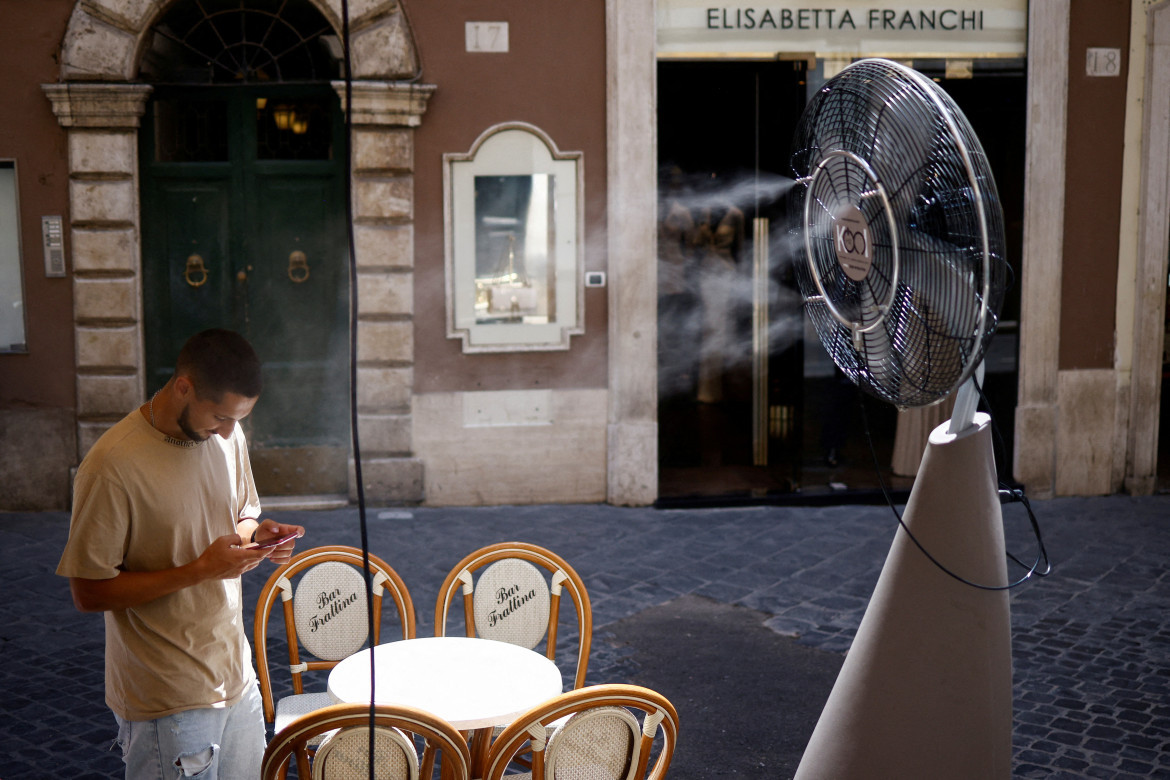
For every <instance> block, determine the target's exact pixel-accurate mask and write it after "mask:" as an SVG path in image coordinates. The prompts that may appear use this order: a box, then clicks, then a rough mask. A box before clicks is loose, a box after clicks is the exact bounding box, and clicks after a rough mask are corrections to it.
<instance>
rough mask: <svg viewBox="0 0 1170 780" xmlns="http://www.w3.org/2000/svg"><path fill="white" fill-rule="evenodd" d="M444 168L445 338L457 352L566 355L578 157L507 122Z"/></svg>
mask: <svg viewBox="0 0 1170 780" xmlns="http://www.w3.org/2000/svg"><path fill="white" fill-rule="evenodd" d="M443 162H444V169H443V185H444V186H443V196H444V216H445V221H446V226H445V234H446V236H445V237H446V254H447V258H446V259H447V335H448V336H449V337H451V338H459V339H462V341H463V351H464V352H502V351H517V350H553V349H568V347H569V337H570V335H572V334H575V333H581V332H582V323H583V321H584V320H583V311H582V309H583V305H582V301H583V292H582V289H583V288H582V266H583V263H582V257H583V241H582V233H583V229H582V225H583V221H584V219H583V214H582V209H583V205H584V198H583V197H582V185H583V181H582V176H581V153H580V152H564V153H562V152H559V151H558V150H557V148H556V144H554V143H553V141H552V139H551V138H549V137H548V136H547V135H546V134H545V133H544V132H543V131H541V130H540V129H539V128H537V127H534V126H532V125H528V124H522V123H508V124H502V125H496V126H494V127H491V128H489V129H488V130H486V131H485V132H484V133H483V134H481V135H480V137H479V138H478V139H476V141H475V143H474V144H472V146H471V150H470V151H469V152H467V153H466V154H462V153H460V154H446V155H444V156H443Z"/></svg>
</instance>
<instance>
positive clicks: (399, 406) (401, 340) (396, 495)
mask: <svg viewBox="0 0 1170 780" xmlns="http://www.w3.org/2000/svg"><path fill="white" fill-rule="evenodd" d="M334 88H335V89H336V90H337V92H338V94H339V95H340V96H341V103H342V107H343V109H344V108H345V84H344V83H343V82H334ZM434 90H435V88H434V87H433V86H430V85H419V84H404V83H399V82H386V81H359V82H354V83H353V85H352V88H351V98H352V107H351V116H350V120H351V125H352V128H353V132H352V135H351V138H350V142H351V144H352V145H353V146H352V158H351V159H352V165H353V169H352V170H353V182H352V190H351V197H352V198H353V222H354V225H353V228H354V243H355V247H356V254H357V258H356V260H357V299H358V307H357V329H358V332H357V343H358V346H357V363H358V365H357V404H358V435H359V437H360V444H361V453H362V478H363V482H364V483H365V484H364V485H363V487H364V491H365V496H366V498H367V500H369V501H372V502H374V503H417V502H420V501H422V500H423V498H424V495H423V485H424V482H423V462H422V461H421V460H420V459H418V458H416V457H414V446H413V440H412V432H411V399H412V396H413V392H414V128H415V127H417V126H418V125H419V123H420V121H421V119H422V115H423V112H425V111H426V105H427V100H428V99H429V98H430V96H431V93H432V92H434ZM349 493H350V498H356V496H357V484H356V480H355V478H354V469H353V463H352V460H351V463H350V484H349Z"/></svg>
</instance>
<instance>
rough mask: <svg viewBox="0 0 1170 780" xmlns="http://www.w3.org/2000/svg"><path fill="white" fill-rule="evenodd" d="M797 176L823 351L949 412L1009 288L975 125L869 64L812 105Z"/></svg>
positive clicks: (849, 72)
mask: <svg viewBox="0 0 1170 780" xmlns="http://www.w3.org/2000/svg"><path fill="white" fill-rule="evenodd" d="M792 162H793V170H794V172H795V174H796V177H797V181H798V184H800V185H801V186H797V187H794V188H793V197H794V198H795V199H796V201H797V202H796V204H795V205H796V208H794V209H793V210H792V211H791V212H790V213H792V214H794V215H795V216H794V219H795V220H798V222H796V225H797V232H798V233H799V234H800V235H799V236H798V237H797V239H798V240H797V244H798V245H799V246H801V247H802V248H803V249H804V253H805V258H804V259H805V262H798V263H797V268H798V269H799V270H798V279H799V282H800V286H801V291H802V292H803V294H804V296H805V299H806V302H807V308H808V312H809V315H810V317H811V319H812V321H813V324H814V326H815V327H816V330H817V332H818V334H819V336H820V339H821V342H822V344H824V346H825V349H826V350H828V352H829V355H830V356H831V357H832V359H833V361H834V362H835V363H836V364H837V366H838V367H839V368H840V369H841V370H842V371H843V372H844V373H845V374H846V375H847V376H849V378H850V379H852V380H853V381H854V382H856V383H857V384H858V385H859V386H860V387H862V389H864V390H866V391H867V392H869V393H871V394H873V395H875V396H877V397H879V398H881V399H883V400H886V401H889V402H891V403H893V404H895V405H897V406H899V407H910V406H926V405H929V404H932V403H935V402H937V401H940V400H942V399H943V398H945V397H946V396H947V395H949V394H950V393H951V392H952V391H953V390H954V389H955V388H956V387H958V386H959V385H960V384H961V383H962V381H963V380H964V379H966V378H967V377H968V376H970V375H971V373H972V372H973V371H974V369H975V367H976V366H977V365H978V363H979V361H980V360H982V357H983V353H984V351H985V350H986V347H987V343H988V341H989V340H990V339H991V336H992V334H993V333H994V331H995V326H996V322H997V319H998V315H999V310H1000V306H1001V305H1002V302H1003V297H1004V292H1005V289H1006V285H1007V275H1008V271H1007V265H1006V262H1005V260H1004V254H1005V250H1004V229H1003V211H1002V208H1001V206H1000V203H999V196H998V193H997V191H996V188H995V180H994V178H993V176H992V173H991V168H990V166H989V165H988V162H987V158H986V156H985V154H984V152H983V148H982V146H981V145H980V143H979V140H978V138H976V136H975V133H974V131H973V130H972V129H971V126H970V124H969V123H968V121H967V119H966V117H965V116H963V114H962V112H961V111H960V110H959V108H958V106H957V105H955V103H954V101H953V100H951V98H950V97H949V96H948V95H947V94H946V93H945V92H943V91H942V89H941V88H939V87H938V86H937V85H936V84H934V83H933V82H931V81H930V80H928V79H926V78H925V77H923V76H922V75H921V74H918V73H917V72H915V71H912V70H910V69H909V68H906V67H904V66H902V65H899V64H897V63H893V62H889V61H886V60H862V61H860V62H857V63H854V64H853V65H850V66H849V67H847V68H846V69H845V70H843V71H842V72H841V73H839V74H838V75H837V76H835V77H834V78H833V79H831V80H829V81H828V82H826V84H825V85H824V87H823V88H822V89H821V90H820V91H818V92H817V94H816V95H815V96H814V97H813V99H812V100H811V101H810V102H809V104H808V106H807V107H806V109H805V111H804V114H803V115H802V117H801V121H800V124H799V126H798V128H797V131H796V136H795V149H794V153H793V157H792Z"/></svg>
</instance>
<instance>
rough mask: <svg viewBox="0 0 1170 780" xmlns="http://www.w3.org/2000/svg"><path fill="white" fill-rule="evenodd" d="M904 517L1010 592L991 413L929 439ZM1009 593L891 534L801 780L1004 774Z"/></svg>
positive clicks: (1008, 748) (936, 551)
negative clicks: (944, 570)
mask: <svg viewBox="0 0 1170 780" xmlns="http://www.w3.org/2000/svg"><path fill="white" fill-rule="evenodd" d="M903 521H904V522H905V524H906V526H907V527H908V528H909V529H910V531H911V533H913V535H914V536H915V537H916V538H917V539H918V540H919V542H921V543H922V545H923V547H924V548H925V549H927V550H929V551H930V553H931V555H933V556H934V557H935V558H936V559H937V560H938V561H939V562H940V563H942V564H943V565H945V566H946V567H947V568H948V569H950V570H951V571H953V572H955V573H956V574H958V575H959V576H962V577H964V578H965V579H967V580H969V581H971V582H978V583H981V584H985V585H992V586H998V585H1006V584H1007V563H1006V560H1005V554H1004V538H1003V523H1002V514H1001V511H1000V505H999V494H998V488H997V481H996V472H995V461H994V457H993V454H992V447H991V429H990V418H989V417H988V415H986V414H984V413H982V412H980V413H977V414H975V415H974V421H973V424H972V425H970V426H969V427H966V428H965V429H964V430H962V431H960V432H958V433H950V432H949V431H948V423H943V424H942V425H940V426H939V427H938V428H935V429H934V431H932V432H931V434H930V438H929V441H928V443H927V446H926V452H925V454H924V455H923V458H922V465H921V467H920V469H919V472H918V477H917V479H916V480H915V483H914V489H913V490H912V491H911V494H910V500H909V502H908V504H907V506H906V510H905V513H904V515H903ZM1011 755H1012V656H1011V619H1010V611H1009V604H1008V593H1007V591H1006V590H986V589H979V588H975V587H972V586H971V585H968V584H964V583H962V582H960V581H958V580H957V579H955V578H953V577H951V576H948V575H947V574H946V573H944V572H943V571H941V570H940V569H939V568H938V567H937V566H935V565H934V564H933V563H931V562H930V561H929V560H928V559H927V557H926V556H925V555H924V554H923V552H922V551H921V550H920V549H919V548H918V547H916V546H915V545H914V543H913V542H912V541H911V540H910V538H909V537H908V536H907V534H906V532H905V531H904V530H903V529H902V528H899V529H898V531H897V533H896V534H895V537H894V541H893V544H892V545H891V548H890V552H889V555H888V557H887V558H886V563H885V566H884V567H883V568H882V573H881V576H880V577H879V578H878V582H877V585H876V587H875V588H874V592H873V596H872V597H871V599H870V603H869V606H868V608H867V609H866V612H865V616H864V617H863V618H862V621H861V625H860V626H859V627H858V630H857V636H856V638H855V639H854V640H853V645H852V647H851V648H850V649H849V654H848V655H847V656H846V658H845V663H844V664H843V665H842V667H841V672H840V674H839V676H838V677H837V682H836V684H835V685H834V687H833V690H832V692H831V693H830V695H829V699H828V702H827V703H826V704H825V708H824V710H823V711H822V713H821V717H820V720H819V721H818V722H817V725H816V728H815V729H814V730H813V734H812V737H811V739H810V740H809V743H808V746H807V748H806V749H805V753H804V757H803V758H802V759H801V762H800V766H799V767H798V769H797V772H796V778H797V780H814V779H819V778H825V779H826V780H847V779H848V778H865V779H866V780H869V779H870V778H878V777H881V778H885V777H890V778H894V777H898V778H935V777H946V778H1005V779H1006V778H1010V777H1011Z"/></svg>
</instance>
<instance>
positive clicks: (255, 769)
mask: <svg viewBox="0 0 1170 780" xmlns="http://www.w3.org/2000/svg"><path fill="white" fill-rule="evenodd" d="M114 717H115V718H117V721H118V744H119V745H121V747H122V760H123V761H124V762H125V763H126V780H174V778H183V777H198V778H201V779H202V780H256V778H258V777H260V763H261V760H262V759H263V758H264V712H263V709H262V705H261V702H260V689H259V687H258V686H257V685H255V684H253V685H252V686H251V687H249V688H248V690H247V691H246V692H245V693H244V697H243V698H242V699H240V701H238V702H237V703H236V704H235V705H233V706H231V707H226V708H210V707H205V708H201V709H195V710H183V711H182V712H176V713H175V714H173V715H168V716H166V717H165V718H158V719H157V720H147V721H126V720H122V719H121V718H119V717H118V716H117V715H115V716H114Z"/></svg>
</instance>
